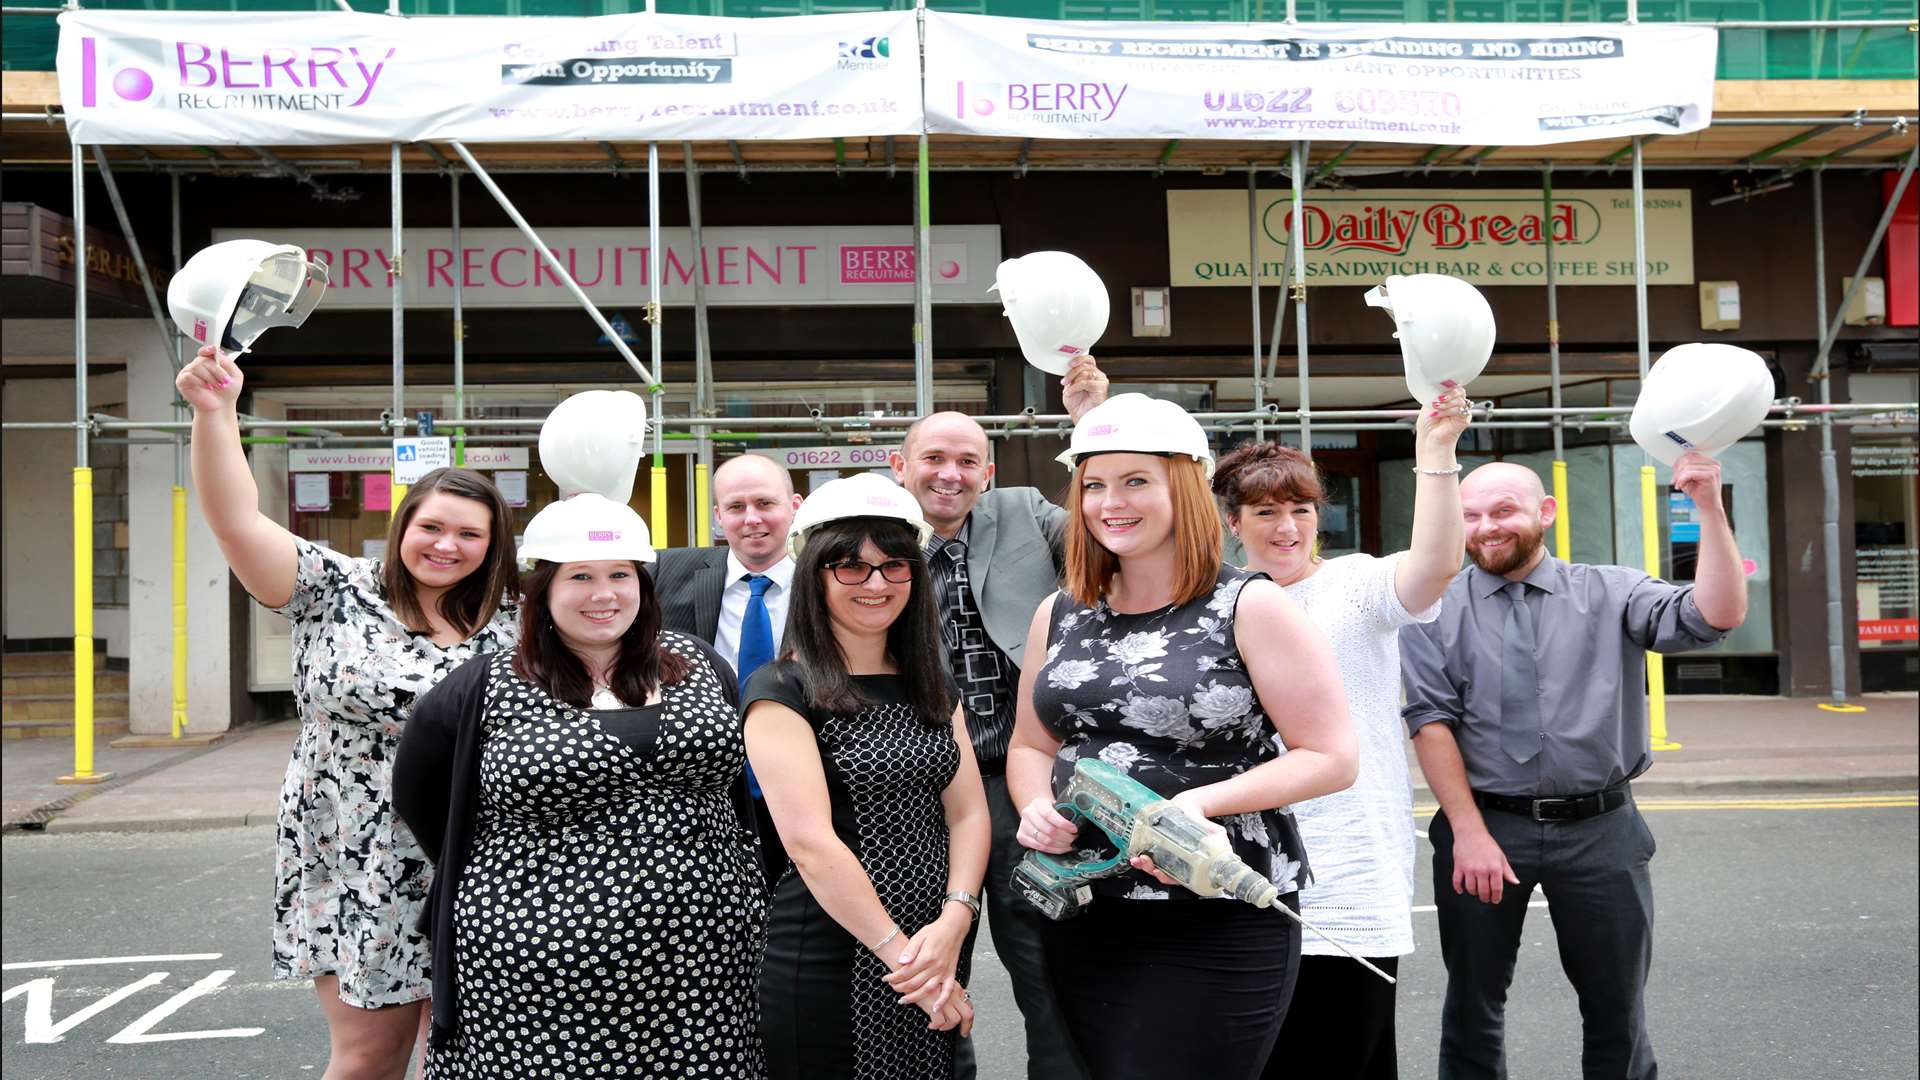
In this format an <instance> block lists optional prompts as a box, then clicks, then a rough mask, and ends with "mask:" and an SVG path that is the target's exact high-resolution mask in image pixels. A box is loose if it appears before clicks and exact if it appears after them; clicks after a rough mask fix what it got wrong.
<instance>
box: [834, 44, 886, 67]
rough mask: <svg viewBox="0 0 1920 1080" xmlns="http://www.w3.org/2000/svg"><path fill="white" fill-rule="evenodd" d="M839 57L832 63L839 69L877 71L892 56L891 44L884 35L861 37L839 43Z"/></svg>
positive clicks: (884, 65)
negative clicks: (856, 39)
mask: <svg viewBox="0 0 1920 1080" xmlns="http://www.w3.org/2000/svg"><path fill="white" fill-rule="evenodd" d="M839 53H840V58H839V60H838V61H836V62H835V63H834V65H833V66H834V68H835V69H837V70H839V71H879V70H882V69H884V68H885V67H886V66H887V62H888V61H889V60H891V59H892V57H893V46H892V45H891V44H890V43H889V42H888V40H887V39H886V38H884V37H870V38H861V39H860V40H858V41H843V42H841V43H840V50H839Z"/></svg>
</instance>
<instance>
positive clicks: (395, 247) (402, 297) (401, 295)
mask: <svg viewBox="0 0 1920 1080" xmlns="http://www.w3.org/2000/svg"><path fill="white" fill-rule="evenodd" d="M387 13H388V14H390V15H391V14H394V12H393V10H392V8H391V6H389V8H388V12H387ZM387 153H388V156H389V159H390V167H391V169H392V176H391V178H390V179H391V193H390V196H389V197H390V199H391V201H392V203H393V214H392V221H391V224H390V228H391V229H392V233H393V235H392V238H391V239H389V240H388V241H387V244H388V247H389V250H390V251H391V254H390V255H389V256H388V259H387V287H388V289H389V290H390V298H391V302H392V304H393V411H392V421H393V424H392V432H393V435H394V437H395V438H399V437H400V436H401V435H402V434H404V433H405V432H406V430H407V390H406V387H407V331H406V320H407V297H406V282H405V280H404V278H403V277H402V274H403V272H404V268H403V267H402V265H401V264H402V261H403V258H404V255H405V250H404V246H405V243H406V237H405V233H404V232H402V230H401V224H402V215H401V207H400V195H401V171H400V144H399V143H389V144H387ZM399 458H400V455H398V454H395V455H394V462H395V464H398V463H399ZM406 497H407V485H405V484H402V483H399V482H397V481H396V482H395V483H394V485H393V499H392V501H391V502H390V503H389V504H388V505H389V507H390V509H389V510H388V513H389V514H390V515H393V514H398V513H399V512H400V504H401V503H402V502H403V501H405V500H406Z"/></svg>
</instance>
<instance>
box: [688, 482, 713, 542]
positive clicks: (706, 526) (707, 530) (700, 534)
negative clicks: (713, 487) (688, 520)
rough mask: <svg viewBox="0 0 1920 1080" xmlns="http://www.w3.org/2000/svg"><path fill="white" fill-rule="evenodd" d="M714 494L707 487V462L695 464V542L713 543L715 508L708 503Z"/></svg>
mask: <svg viewBox="0 0 1920 1080" xmlns="http://www.w3.org/2000/svg"><path fill="white" fill-rule="evenodd" d="M712 497H713V496H712V494H711V492H710V491H709V489H708V487H707V466H706V463H705V462H695V463H694V465H693V507H694V509H693V530H694V537H695V539H694V541H693V542H694V543H695V544H696V545H698V546H699V547H706V546H708V545H710V544H712V543H713V510H712V508H711V507H710V506H709V505H708V503H709V502H710V501H711V500H712Z"/></svg>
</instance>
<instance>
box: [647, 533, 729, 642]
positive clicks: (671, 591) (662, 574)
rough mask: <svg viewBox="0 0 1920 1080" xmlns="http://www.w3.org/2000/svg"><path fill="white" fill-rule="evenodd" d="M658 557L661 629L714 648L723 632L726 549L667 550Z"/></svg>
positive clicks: (655, 566)
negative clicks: (686, 635)
mask: <svg viewBox="0 0 1920 1080" xmlns="http://www.w3.org/2000/svg"><path fill="white" fill-rule="evenodd" d="M659 556H660V561H659V562H656V563H654V564H653V566H652V570H653V587H654V590H655V591H656V592H658V593H659V594H660V624H661V626H662V627H663V628H665V629H668V630H678V631H680V632H681V633H683V634H692V635H693V636H694V637H697V638H699V639H700V640H701V641H704V642H706V643H707V644H709V645H711V644H713V640H714V637H715V635H716V634H717V633H718V632H719V628H720V594H721V593H723V592H726V591H727V549H726V548H724V547H703V548H667V549H666V550H664V551H661V552H660V553H659ZM727 662H728V663H732V662H733V661H732V658H731V657H729V658H728V661H727Z"/></svg>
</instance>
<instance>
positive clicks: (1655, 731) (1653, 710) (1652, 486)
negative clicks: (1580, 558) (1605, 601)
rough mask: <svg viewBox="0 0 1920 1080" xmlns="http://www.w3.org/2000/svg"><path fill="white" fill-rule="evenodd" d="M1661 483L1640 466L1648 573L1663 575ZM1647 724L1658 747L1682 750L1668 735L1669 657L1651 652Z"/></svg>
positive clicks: (1648, 468) (1647, 467)
mask: <svg viewBox="0 0 1920 1080" xmlns="http://www.w3.org/2000/svg"><path fill="white" fill-rule="evenodd" d="M1657 487H1658V484H1656V483H1655V480H1654V470H1653V466H1651V465H1642V466H1640V542H1641V546H1642V547H1643V548H1644V550H1645V553H1646V565H1647V573H1649V574H1652V575H1653V576H1654V577H1659V576H1660V504H1659V500H1658V498H1657V497H1656V496H1657V491H1656V488H1657ZM1647 723H1648V725H1649V728H1648V733H1649V734H1650V735H1651V736H1652V740H1653V748H1654V749H1655V750H1678V749H1680V744H1679V743H1677V742H1673V741H1671V740H1669V739H1668V738H1667V669H1666V660H1665V658H1664V657H1662V656H1661V655H1660V654H1659V653H1657V652H1651V651H1650V652H1648V653H1647Z"/></svg>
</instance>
